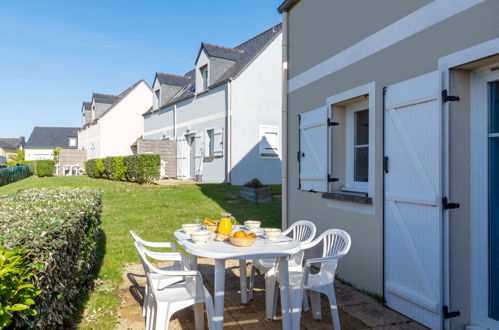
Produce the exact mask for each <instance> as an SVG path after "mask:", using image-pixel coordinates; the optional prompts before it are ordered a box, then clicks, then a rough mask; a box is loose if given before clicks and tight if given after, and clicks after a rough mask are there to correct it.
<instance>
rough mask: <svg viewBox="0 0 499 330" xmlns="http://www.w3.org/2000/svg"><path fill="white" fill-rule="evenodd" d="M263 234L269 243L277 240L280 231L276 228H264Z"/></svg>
mask: <svg viewBox="0 0 499 330" xmlns="http://www.w3.org/2000/svg"><path fill="white" fill-rule="evenodd" d="M263 233H264V234H265V236H267V239H269V240H271V241H275V240H278V239H279V238H280V237H281V230H280V229H278V228H264V229H263Z"/></svg>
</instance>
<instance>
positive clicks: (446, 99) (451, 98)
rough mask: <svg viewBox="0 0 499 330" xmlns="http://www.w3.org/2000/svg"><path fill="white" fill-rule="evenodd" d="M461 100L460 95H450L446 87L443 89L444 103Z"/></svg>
mask: <svg viewBox="0 0 499 330" xmlns="http://www.w3.org/2000/svg"><path fill="white" fill-rule="evenodd" d="M460 100H461V98H460V97H459V96H452V95H449V94H448V92H447V90H446V89H444V90H443V91H442V101H443V102H444V103H445V102H459V101H460Z"/></svg>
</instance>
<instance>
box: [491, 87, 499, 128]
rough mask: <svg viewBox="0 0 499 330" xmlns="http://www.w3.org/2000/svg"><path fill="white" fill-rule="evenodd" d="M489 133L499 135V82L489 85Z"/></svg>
mask: <svg viewBox="0 0 499 330" xmlns="http://www.w3.org/2000/svg"><path fill="white" fill-rule="evenodd" d="M489 90H490V94H489V95H490V101H489V102H490V106H489V109H490V110H489V118H490V123H489V133H499V82H498V81H496V82H493V83H489Z"/></svg>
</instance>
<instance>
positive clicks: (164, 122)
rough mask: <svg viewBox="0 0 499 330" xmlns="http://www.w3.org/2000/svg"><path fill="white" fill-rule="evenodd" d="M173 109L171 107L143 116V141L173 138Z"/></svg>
mask: <svg viewBox="0 0 499 330" xmlns="http://www.w3.org/2000/svg"><path fill="white" fill-rule="evenodd" d="M173 108H174V106H173V105H171V106H168V107H166V108H163V109H161V110H158V111H155V112H153V113H150V114H147V115H146V116H144V138H145V139H163V138H170V139H173V138H174V132H173V127H174V123H173V120H174V114H173Z"/></svg>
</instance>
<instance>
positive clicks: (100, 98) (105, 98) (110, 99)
mask: <svg viewBox="0 0 499 330" xmlns="http://www.w3.org/2000/svg"><path fill="white" fill-rule="evenodd" d="M118 97H119V96H118V95H110V94H101V93H93V95H92V98H93V99H94V100H95V102H96V103H106V104H114V102H116V100H117V99H118Z"/></svg>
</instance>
